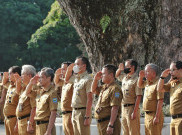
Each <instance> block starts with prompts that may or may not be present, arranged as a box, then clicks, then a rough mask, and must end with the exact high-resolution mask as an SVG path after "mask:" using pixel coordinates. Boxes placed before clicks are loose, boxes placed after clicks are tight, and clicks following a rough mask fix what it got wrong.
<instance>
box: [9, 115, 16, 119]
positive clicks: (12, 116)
mask: <svg viewBox="0 0 182 135" xmlns="http://www.w3.org/2000/svg"><path fill="white" fill-rule="evenodd" d="M14 117H16V116H15V115H10V116H7V118H8V119H10V118H14Z"/></svg>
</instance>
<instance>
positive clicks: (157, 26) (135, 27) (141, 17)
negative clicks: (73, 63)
mask: <svg viewBox="0 0 182 135" xmlns="http://www.w3.org/2000/svg"><path fill="white" fill-rule="evenodd" d="M58 1H59V3H60V6H61V8H62V9H63V10H64V11H65V13H66V14H67V15H68V16H69V19H70V21H71V23H72V25H73V26H74V27H75V29H76V30H77V32H78V34H79V36H80V37H81V39H82V40H83V42H84V44H85V47H86V50H87V53H88V57H89V61H90V63H91V67H92V70H93V71H94V72H96V71H98V70H100V69H101V68H102V66H103V65H105V64H115V65H118V64H119V63H120V62H123V61H124V60H126V59H128V58H133V59H135V60H137V61H138V63H139V66H140V67H139V69H140V68H143V67H144V66H145V65H146V64H147V63H151V62H152V63H155V64H157V65H159V66H160V67H161V68H163V69H164V68H167V67H169V64H170V63H171V61H176V60H182V53H181V52H182V45H181V43H182V39H181V36H182V10H181V9H182V0H114V1H110V0H58ZM104 16H108V17H109V18H110V21H108V25H107V27H106V28H105V32H104V29H103V28H102V24H101V20H102V18H104ZM105 22H106V21H105Z"/></svg>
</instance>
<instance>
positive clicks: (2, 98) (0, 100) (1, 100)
mask: <svg viewBox="0 0 182 135" xmlns="http://www.w3.org/2000/svg"><path fill="white" fill-rule="evenodd" d="M6 93H7V90H6V88H3V90H2V93H1V99H0V104H3V103H4V101H5V97H6Z"/></svg>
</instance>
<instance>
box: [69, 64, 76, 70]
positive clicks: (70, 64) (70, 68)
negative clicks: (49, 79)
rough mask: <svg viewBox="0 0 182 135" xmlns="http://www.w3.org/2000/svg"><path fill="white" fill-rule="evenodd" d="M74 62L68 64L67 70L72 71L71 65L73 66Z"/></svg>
mask: <svg viewBox="0 0 182 135" xmlns="http://www.w3.org/2000/svg"><path fill="white" fill-rule="evenodd" d="M74 65H75V63H72V64H70V65H69V66H68V68H67V70H68V71H73V67H74Z"/></svg>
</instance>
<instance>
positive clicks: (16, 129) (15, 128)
mask: <svg viewBox="0 0 182 135" xmlns="http://www.w3.org/2000/svg"><path fill="white" fill-rule="evenodd" d="M14 132H15V133H18V124H16V125H15V127H14Z"/></svg>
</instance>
